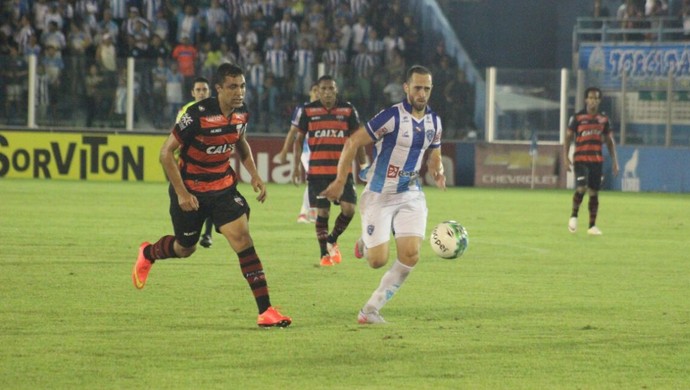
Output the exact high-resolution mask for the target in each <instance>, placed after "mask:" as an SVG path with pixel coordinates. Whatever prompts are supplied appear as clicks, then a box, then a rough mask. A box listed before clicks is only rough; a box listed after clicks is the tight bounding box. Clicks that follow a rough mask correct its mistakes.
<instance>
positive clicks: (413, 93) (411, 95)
mask: <svg viewBox="0 0 690 390" xmlns="http://www.w3.org/2000/svg"><path fill="white" fill-rule="evenodd" d="M431 87H432V84H431V75H430V74H420V73H413V74H412V76H411V77H410V79H409V80H408V81H407V82H406V83H405V84H403V89H404V90H405V93H406V94H407V101H408V102H409V103H410V104H411V105H412V108H414V110H415V111H424V110H425V109H426V105H427V103H428V102H429V96H431Z"/></svg>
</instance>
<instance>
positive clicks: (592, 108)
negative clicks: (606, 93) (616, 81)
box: [585, 91, 601, 113]
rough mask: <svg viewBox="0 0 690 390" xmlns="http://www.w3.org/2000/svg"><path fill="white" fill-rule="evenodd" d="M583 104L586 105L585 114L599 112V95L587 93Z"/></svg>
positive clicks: (593, 92)
mask: <svg viewBox="0 0 690 390" xmlns="http://www.w3.org/2000/svg"><path fill="white" fill-rule="evenodd" d="M585 104H586V105H587V112H589V113H595V112H597V111H599V104H601V95H600V94H599V92H597V91H589V92H587V97H586V98H585Z"/></svg>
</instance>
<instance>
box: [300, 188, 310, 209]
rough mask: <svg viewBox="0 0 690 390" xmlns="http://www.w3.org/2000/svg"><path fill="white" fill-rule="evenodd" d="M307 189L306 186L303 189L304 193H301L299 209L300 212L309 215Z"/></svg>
mask: <svg viewBox="0 0 690 390" xmlns="http://www.w3.org/2000/svg"><path fill="white" fill-rule="evenodd" d="M309 209H310V207H309V190H308V187H307V188H305V189H304V195H302V208H301V209H300V212H299V213H300V214H304V215H309Z"/></svg>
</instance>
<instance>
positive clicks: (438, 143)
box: [429, 114, 443, 149]
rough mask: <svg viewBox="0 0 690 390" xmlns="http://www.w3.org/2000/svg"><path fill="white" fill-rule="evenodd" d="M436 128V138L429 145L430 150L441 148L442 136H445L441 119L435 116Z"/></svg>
mask: <svg viewBox="0 0 690 390" xmlns="http://www.w3.org/2000/svg"><path fill="white" fill-rule="evenodd" d="M434 127H435V128H436V132H435V133H434V138H433V139H432V140H431V144H429V149H437V148H440V147H441V135H442V134H443V125H442V124H441V117H439V116H438V115H436V114H434Z"/></svg>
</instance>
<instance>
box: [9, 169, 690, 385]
mask: <svg viewBox="0 0 690 390" xmlns="http://www.w3.org/2000/svg"><path fill="white" fill-rule="evenodd" d="M303 188H304V187H299V188H298V187H294V186H291V185H269V187H268V191H269V198H268V200H267V202H266V203H265V204H258V202H256V201H255V200H254V196H253V192H252V191H251V188H250V187H249V186H248V185H246V184H241V185H240V190H241V191H242V192H243V194H244V195H245V196H246V197H247V198H248V199H249V200H250V203H251V206H252V216H251V221H250V228H251V231H252V235H253V237H254V241H255V246H256V248H257V251H258V254H259V256H260V257H261V259H262V261H263V264H264V268H265V270H266V275H267V279H268V282H269V288H270V292H271V298H272V301H273V303H274V305H276V306H278V307H279V308H280V309H281V311H283V312H284V313H285V314H288V315H290V316H292V317H293V325H292V326H291V327H289V328H287V329H268V330H266V329H260V328H258V327H257V326H256V325H255V321H256V314H257V313H256V308H255V304H254V302H253V298H252V297H251V293H250V291H249V288H248V287H247V285H246V282H245V281H244V279H243V278H242V276H241V273H240V270H239V266H238V262H237V257H236V255H235V254H234V253H232V251H231V250H230V247H229V245H228V244H227V243H226V242H224V240H223V239H222V237H220V236H219V235H217V234H216V235H215V236H214V239H215V240H214V244H213V247H212V248H210V249H203V248H199V249H198V251H197V252H196V253H195V254H194V255H193V256H192V257H191V258H188V259H185V260H179V259H178V260H168V261H161V262H159V263H157V264H156V265H155V266H154V268H153V269H152V271H151V274H150V276H149V280H148V283H147V286H146V288H145V289H144V290H141V291H139V290H136V289H135V288H134V287H133V286H132V282H131V277H130V272H131V267H132V265H133V262H134V260H135V257H136V253H137V248H138V245H139V244H140V243H141V242H142V241H145V240H157V239H158V238H159V237H160V236H161V235H163V234H168V233H170V232H171V231H172V228H171V226H170V221H169V216H168V197H167V188H166V185H164V184H143V183H97V182H65V181H48V180H36V181H33V180H8V179H3V180H0V302H1V303H0V388H2V389H75V388H79V389H108V388H140V389H145V388H148V389H154V388H155V389H177V388H180V389H213V388H217V389H229V388H234V389H253V388H256V389H267V388H287V389H324V388H329V389H331V388H332V389H393V388H399V389H439V388H444V389H445V388H448V389H460V388H464V389H470V388H471V389H499V388H501V389H559V388H562V389H678V388H687V387H688V386H689V384H690V370H688V362H689V361H690V272H689V271H690V239H689V237H690V228H689V221H690V197H688V195H674V194H648V193H645V194H631V193H614V192H602V193H601V196H600V213H599V220H598V225H599V227H600V228H601V229H602V231H603V232H604V235H603V236H601V237H590V236H587V234H586V232H585V229H583V228H582V225H586V220H587V205H586V202H587V198H585V203H584V204H583V207H582V211H581V213H580V224H581V229H580V231H579V232H578V233H577V234H570V233H568V231H567V228H566V225H567V220H568V217H569V209H570V203H571V198H572V193H571V192H570V191H558V190H552V191H530V190H495V189H492V190H487V189H477V188H453V189H449V190H448V191H445V192H442V191H439V190H438V189H436V188H432V187H427V188H426V189H425V192H426V195H427V201H428V206H429V219H428V221H427V235H428V234H429V232H430V231H431V229H432V228H433V225H434V224H435V223H437V222H441V221H443V220H445V219H456V220H458V221H459V222H461V223H462V224H463V225H464V226H465V227H466V228H467V229H468V231H469V235H470V247H469V249H468V250H467V252H466V253H465V254H464V255H463V257H461V258H459V259H457V260H443V259H440V258H438V257H435V256H434V255H432V252H431V249H430V247H429V245H428V243H426V242H425V243H424V246H423V249H422V256H421V257H422V259H421V261H420V263H419V264H418V266H417V267H416V269H415V270H414V271H413V273H412V274H411V275H410V277H409V278H408V280H407V283H406V284H405V285H404V286H403V288H402V289H401V290H400V291H399V292H398V294H397V295H396V296H395V298H394V299H393V300H392V301H390V302H389V304H388V305H387V306H386V307H385V308H384V310H383V311H382V314H383V315H384V316H385V317H386V319H387V320H388V321H389V322H390V323H389V324H387V325H384V326H360V325H358V324H357V322H356V315H357V311H358V310H359V308H360V307H361V305H362V304H363V303H364V302H365V301H366V300H367V298H368V297H369V295H370V293H371V292H372V290H373V289H374V288H375V287H376V286H377V285H378V282H379V279H380V277H381V275H382V273H383V272H384V269H379V270H373V269H370V268H369V267H368V266H367V265H366V264H365V263H364V262H363V261H361V260H357V259H354V257H353V255H352V251H351V248H352V243H353V242H354V240H355V239H356V237H357V236H358V235H359V231H360V226H359V217H358V216H356V217H355V219H354V220H353V222H352V224H351V226H350V228H349V229H348V230H347V231H346V232H345V234H344V235H343V236H342V237H341V239H340V243H341V248H342V249H343V257H344V258H343V263H341V264H340V265H338V266H336V267H333V268H320V267H318V260H319V252H318V247H317V243H316V238H315V234H314V228H313V225H311V224H310V225H303V224H297V223H296V222H295V221H296V217H297V212H298V209H299V203H300V199H301V195H302V191H303ZM335 212H336V210H333V211H332V213H333V215H332V217H331V221H333V218H334V216H335ZM331 223H332V222H331ZM393 255H394V253H393ZM386 268H387V267H386Z"/></svg>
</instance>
